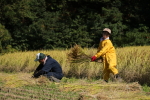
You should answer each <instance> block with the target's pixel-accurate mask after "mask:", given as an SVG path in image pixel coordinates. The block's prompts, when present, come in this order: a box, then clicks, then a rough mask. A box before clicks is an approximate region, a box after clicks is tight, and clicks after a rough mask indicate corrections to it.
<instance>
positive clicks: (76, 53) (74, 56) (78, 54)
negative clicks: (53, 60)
mask: <svg viewBox="0 0 150 100" xmlns="http://www.w3.org/2000/svg"><path fill="white" fill-rule="evenodd" d="M90 59H91V57H90V56H88V55H87V54H85V53H84V52H83V50H82V48H81V46H79V45H77V44H76V45H74V46H73V47H72V48H71V50H70V52H69V53H68V61H69V62H72V63H80V62H87V61H90Z"/></svg>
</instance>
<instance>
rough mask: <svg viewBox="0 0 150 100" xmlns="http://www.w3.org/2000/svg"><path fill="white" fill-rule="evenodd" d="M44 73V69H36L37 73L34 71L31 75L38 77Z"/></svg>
mask: <svg viewBox="0 0 150 100" xmlns="http://www.w3.org/2000/svg"><path fill="white" fill-rule="evenodd" d="M44 73H45V71H43V70H40V71H38V72H37V73H35V74H34V75H33V77H34V78H38V77H39V76H40V75H43V74H44Z"/></svg>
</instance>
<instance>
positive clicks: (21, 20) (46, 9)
mask: <svg viewBox="0 0 150 100" xmlns="http://www.w3.org/2000/svg"><path fill="white" fill-rule="evenodd" d="M149 18H150V0H0V52H1V53H2V52H13V51H15V50H22V51H24V50H39V49H55V48H70V47H71V46H73V45H74V44H75V43H76V44H79V45H81V46H82V47H96V48H97V46H98V44H99V40H100V37H101V33H102V29H103V28H105V27H108V28H110V29H111V30H112V36H111V40H112V42H113V44H114V45H115V46H116V47H123V46H133V45H134V46H135V45H136V46H137V45H150V28H149V27H150V23H149Z"/></svg>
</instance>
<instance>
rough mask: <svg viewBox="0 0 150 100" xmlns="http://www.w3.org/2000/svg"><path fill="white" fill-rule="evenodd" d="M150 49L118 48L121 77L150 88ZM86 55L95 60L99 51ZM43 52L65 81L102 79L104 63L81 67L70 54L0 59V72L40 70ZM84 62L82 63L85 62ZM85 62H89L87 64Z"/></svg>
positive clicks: (12, 55) (60, 52)
mask: <svg viewBox="0 0 150 100" xmlns="http://www.w3.org/2000/svg"><path fill="white" fill-rule="evenodd" d="M149 48H150V46H138V47H124V48H116V52H117V68H118V70H119V72H120V75H121V77H122V78H123V79H124V80H125V81H126V82H135V81H138V82H139V83H141V84H150V81H148V80H150V77H149V74H150V66H149V65H150V49H149ZM81 49H82V52H84V53H85V54H86V55H88V56H89V57H90V56H93V55H94V54H95V53H96V51H97V49H94V48H81ZM39 52H42V53H45V54H47V55H50V56H51V57H52V58H54V59H56V60H57V61H58V62H59V63H60V64H61V66H62V69H63V73H64V75H65V77H76V78H87V79H91V78H96V79H99V78H101V73H102V70H103V67H102V63H98V62H90V58H88V59H87V60H86V61H85V59H83V62H81V63H71V62H70V61H69V60H68V54H69V53H70V52H72V51H71V49H66V50H40V51H26V52H15V53H8V54H5V55H1V56H0V70H1V71H2V72H27V73H32V72H33V71H34V70H35V68H36V67H37V66H38V64H39V63H38V62H35V61H34V59H35V56H36V54H37V53H39ZM81 60H82V59H81ZM84 61H85V62H84Z"/></svg>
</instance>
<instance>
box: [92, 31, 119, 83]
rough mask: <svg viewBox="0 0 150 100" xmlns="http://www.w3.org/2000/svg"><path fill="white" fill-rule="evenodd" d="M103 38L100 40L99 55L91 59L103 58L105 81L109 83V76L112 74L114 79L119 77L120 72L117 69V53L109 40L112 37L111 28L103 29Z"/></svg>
mask: <svg viewBox="0 0 150 100" xmlns="http://www.w3.org/2000/svg"><path fill="white" fill-rule="evenodd" d="M102 33H103V37H102V38H101V39H100V43H99V47H98V50H97V53H96V54H95V55H94V56H93V57H92V58H91V61H95V60H96V59H97V58H99V57H102V58H103V67H104V69H103V74H102V75H103V79H104V80H105V81H106V82H108V79H109V75H110V73H112V74H113V75H114V78H117V77H118V70H117V68H116V65H117V62H116V51H115V48H114V46H113V44H112V42H111V41H110V40H109V36H110V35H111V30H110V29H109V28H104V29H103V32H102Z"/></svg>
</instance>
